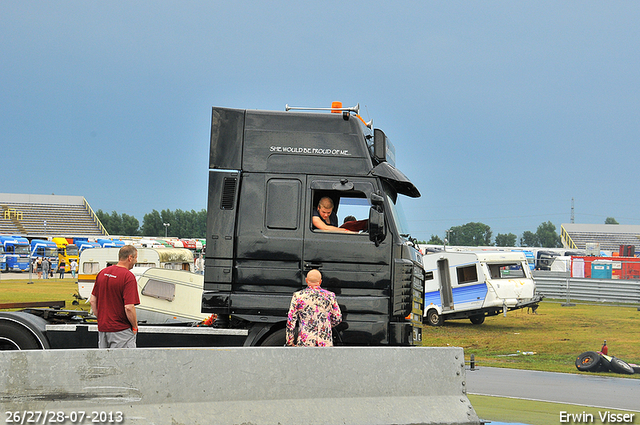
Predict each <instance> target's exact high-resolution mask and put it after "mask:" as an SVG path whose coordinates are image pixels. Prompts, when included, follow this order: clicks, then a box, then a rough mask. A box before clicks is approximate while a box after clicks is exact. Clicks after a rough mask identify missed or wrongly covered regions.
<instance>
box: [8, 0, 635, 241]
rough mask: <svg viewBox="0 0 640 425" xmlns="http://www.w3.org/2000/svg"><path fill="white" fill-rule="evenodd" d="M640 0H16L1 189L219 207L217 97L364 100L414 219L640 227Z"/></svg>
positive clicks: (424, 222) (132, 206)
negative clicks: (214, 163) (390, 145)
mask: <svg viewBox="0 0 640 425" xmlns="http://www.w3.org/2000/svg"><path fill="white" fill-rule="evenodd" d="M639 22H640V2H630V1H606V2H605V1H600V2H594V1H563V2H557V1H535V2H512V1H483V2H468V1H415V2H413V1H408V2H386V1H385V2H382V1H366V2H365V1H348V2H345V1H323V2H313V3H311V2H278V1H276V2H274V1H172V2H168V1H161V0H157V1H134V2H130V1H108V2H105V1H87V0H82V1H55V2H53V1H51V2H49V1H24V0H21V1H8V0H0V141H1V146H2V148H1V151H0V155H1V157H2V162H1V163H2V172H0V192H6V193H34V194H51V193H55V194H57V195H82V196H84V197H85V198H86V199H87V200H88V201H89V203H90V204H91V206H92V207H93V208H94V209H95V210H97V209H102V210H103V211H107V212H111V211H113V210H115V211H117V212H118V213H126V214H129V215H133V216H135V217H136V218H138V220H140V222H141V224H142V219H143V216H144V214H146V213H148V212H151V211H152V210H153V209H156V210H158V211H159V210H162V209H171V210H175V209H182V210H191V209H195V210H200V209H203V208H206V200H207V199H206V198H207V164H208V161H207V158H208V148H209V145H208V143H209V131H210V114H211V107H212V106H214V105H215V106H225V107H233V108H246V109H269V110H284V106H285V104H287V103H288V104H290V105H304V106H328V105H330V102H331V101H334V100H340V101H342V102H343V103H344V104H345V105H349V106H351V105H355V104H356V103H360V106H361V108H362V110H361V115H362V116H363V117H364V118H365V119H367V120H368V119H371V118H373V120H374V125H375V126H376V127H378V128H381V129H383V130H384V131H385V133H386V134H387V135H388V136H389V137H390V138H391V140H392V141H393V142H394V144H395V146H396V153H397V165H398V168H400V169H401V170H402V171H403V172H404V173H405V174H406V175H407V176H408V177H409V178H410V179H411V180H412V181H413V182H414V184H415V185H416V186H417V187H418V188H419V189H420V191H421V193H422V197H421V198H419V199H416V200H413V199H408V198H406V199H404V202H403V206H404V209H405V213H406V217H407V221H408V223H409V226H410V229H411V232H412V235H413V236H414V237H417V238H418V239H429V237H430V236H431V235H432V234H436V235H438V236H440V237H444V233H445V232H444V231H445V229H448V228H450V227H452V226H460V225H463V224H465V223H468V222H471V221H475V222H482V223H485V224H488V225H489V226H490V227H491V229H492V230H493V234H494V236H495V235H496V234H498V233H509V232H511V233H514V234H516V235H518V237H519V236H520V235H521V234H522V232H524V231H526V230H530V231H534V232H535V230H536V229H537V227H538V225H539V224H540V223H542V222H546V221H552V222H553V223H554V224H555V225H556V227H557V228H558V229H559V228H560V224H561V223H567V222H569V220H570V214H571V199H572V198H574V200H575V201H574V202H575V222H576V223H597V224H602V223H604V220H605V218H606V217H609V216H611V217H614V218H616V219H617V220H618V222H620V224H640V214H639V208H640V199H639V196H640V195H639V193H640V187H639V186H640V179H639V178H638V162H639V156H640V155H639V153H640V149H639V148H638V141H639V140H640V25H638V23H639Z"/></svg>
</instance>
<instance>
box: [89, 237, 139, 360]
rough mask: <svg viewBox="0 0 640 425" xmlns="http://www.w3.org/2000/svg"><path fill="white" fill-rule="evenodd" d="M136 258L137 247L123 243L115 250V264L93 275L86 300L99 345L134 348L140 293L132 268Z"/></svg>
mask: <svg viewBox="0 0 640 425" xmlns="http://www.w3.org/2000/svg"><path fill="white" fill-rule="evenodd" d="M137 261H138V250H137V249H136V248H135V247H133V246H132V245H125V246H123V247H122V248H120V251H119V252H118V264H114V265H113V266H109V267H106V268H104V269H102V270H101V271H100V273H98V276H97V277H96V283H95V285H94V286H93V291H92V292H91V297H90V298H89V302H90V303H91V309H92V310H93V314H94V315H95V316H96V317H97V318H98V348H136V337H137V334H138V317H137V315H136V305H138V304H140V296H139V295H138V284H137V282H136V278H135V276H134V275H133V273H131V269H132V268H133V266H134V265H135V264H136V262H137Z"/></svg>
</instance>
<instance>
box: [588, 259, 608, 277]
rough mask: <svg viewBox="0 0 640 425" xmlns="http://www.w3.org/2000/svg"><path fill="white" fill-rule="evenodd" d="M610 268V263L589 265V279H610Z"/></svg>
mask: <svg viewBox="0 0 640 425" xmlns="http://www.w3.org/2000/svg"><path fill="white" fill-rule="evenodd" d="M612 266H613V264H611V263H599V262H595V261H594V262H593V263H591V278H593V279H611V274H612V272H613V271H612Z"/></svg>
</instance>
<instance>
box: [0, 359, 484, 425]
mask: <svg viewBox="0 0 640 425" xmlns="http://www.w3.org/2000/svg"><path fill="white" fill-rule="evenodd" d="M0 405H1V406H2V414H3V415H4V419H5V422H7V423H9V422H13V423H16V422H17V423H21V422H22V423H28V422H29V421H28V419H29V418H24V415H27V416H30V417H31V419H32V422H37V423H51V422H45V421H43V418H42V415H44V414H45V412H46V414H48V415H49V417H52V415H54V414H55V415H57V416H54V417H55V418H57V420H55V422H57V423H60V422H63V423H91V422H92V420H93V419H94V418H95V419H97V421H98V422H99V423H125V424H141V423H145V424H147V423H153V424H172V425H173V424H207V425H209V424H238V425H239V424H244V425H248V424H280V425H286V424H292V425H302V424H367V425H371V424H480V423H481V422H480V420H479V419H478V416H477V415H476V412H475V411H474V409H473V407H472V406H471V403H470V402H469V400H468V398H467V396H466V383H465V367H464V354H463V351H462V349H461V348H427V347H424V348H421V347H334V348H285V347H255V348H253V347H247V348H195V349H192V348H189V349H185V348H148V349H129V350H127V349H115V350H98V349H91V350H44V351H1V352H0ZM12 412H18V413H17V416H15V415H16V414H15V413H13V416H11V415H12ZM38 412H40V413H38ZM57 412H63V413H57ZM38 414H39V415H40V417H39V418H36V417H35V416H36V415H38ZM81 417H82V418H83V420H80V419H81ZM60 418H63V419H64V421H60V420H59V419H60ZM36 419H39V420H36ZM94 423H95V422H94Z"/></svg>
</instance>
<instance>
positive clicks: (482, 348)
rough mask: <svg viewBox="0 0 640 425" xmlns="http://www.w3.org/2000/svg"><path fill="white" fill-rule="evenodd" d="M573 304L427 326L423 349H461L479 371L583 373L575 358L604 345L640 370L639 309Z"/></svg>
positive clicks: (556, 303)
mask: <svg viewBox="0 0 640 425" xmlns="http://www.w3.org/2000/svg"><path fill="white" fill-rule="evenodd" d="M576 304H577V305H575V306H573V307H564V306H562V302H560V301H553V300H550V301H547V300H545V301H543V302H541V303H540V307H539V308H538V310H537V312H536V313H537V314H531V313H528V312H527V311H526V310H516V311H512V312H509V313H507V317H503V316H502V315H499V316H493V317H488V318H487V319H486V320H485V322H484V323H483V324H482V325H473V324H472V323H471V322H470V321H469V320H452V321H448V322H445V324H444V326H441V327H429V326H425V328H424V330H423V335H422V337H423V345H424V346H433V347H441V346H448V345H450V346H456V347H462V348H464V352H465V358H466V360H467V361H469V358H470V356H471V355H472V354H473V355H474V356H475V360H476V363H477V364H478V365H480V366H493V367H509V368H516V369H528V370H542V371H550V372H565V373H582V372H579V371H578V370H577V369H576V367H575V360H576V357H578V355H580V353H582V352H584V351H599V350H600V348H601V346H602V342H603V340H605V339H606V340H607V346H608V347H609V355H614V356H616V357H618V358H620V359H622V360H625V361H626V362H627V363H636V364H640V350H639V349H638V347H640V332H638V330H637V329H638V324H639V323H640V311H638V309H637V307H635V306H634V307H629V306H605V305H600V304H595V303H580V304H578V303H576ZM605 375H606V374H605ZM611 375H612V376H621V375H617V374H611ZM629 377H630V378H640V375H630V376H629Z"/></svg>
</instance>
